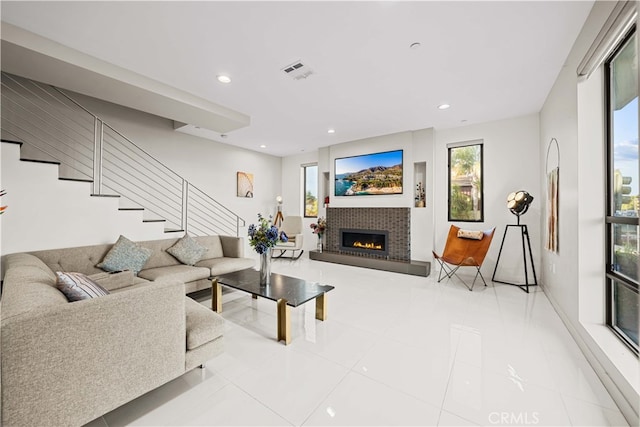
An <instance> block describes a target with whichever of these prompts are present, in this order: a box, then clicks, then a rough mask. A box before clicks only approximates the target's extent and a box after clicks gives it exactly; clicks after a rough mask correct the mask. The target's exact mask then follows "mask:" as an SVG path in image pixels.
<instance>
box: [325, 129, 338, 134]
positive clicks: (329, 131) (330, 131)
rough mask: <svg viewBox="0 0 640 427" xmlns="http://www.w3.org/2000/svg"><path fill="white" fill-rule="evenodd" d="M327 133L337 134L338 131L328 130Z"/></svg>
mask: <svg viewBox="0 0 640 427" xmlns="http://www.w3.org/2000/svg"><path fill="white" fill-rule="evenodd" d="M327 133H336V130H335V129H329V130H327Z"/></svg>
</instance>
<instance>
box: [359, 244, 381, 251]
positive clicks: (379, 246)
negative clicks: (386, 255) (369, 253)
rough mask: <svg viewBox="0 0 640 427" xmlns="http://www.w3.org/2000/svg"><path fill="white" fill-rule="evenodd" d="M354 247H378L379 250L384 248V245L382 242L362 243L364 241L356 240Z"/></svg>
mask: <svg viewBox="0 0 640 427" xmlns="http://www.w3.org/2000/svg"><path fill="white" fill-rule="evenodd" d="M353 247H354V248H364V249H376V250H378V251H381V250H382V245H381V244H380V243H362V242H355V243H354V244H353Z"/></svg>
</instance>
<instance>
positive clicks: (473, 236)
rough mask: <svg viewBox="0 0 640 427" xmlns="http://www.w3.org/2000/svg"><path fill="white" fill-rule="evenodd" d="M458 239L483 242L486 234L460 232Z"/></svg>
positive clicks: (480, 232)
mask: <svg viewBox="0 0 640 427" xmlns="http://www.w3.org/2000/svg"><path fill="white" fill-rule="evenodd" d="M458 237H459V238H461V239H473V240H482V238H483V237H484V233H483V232H482V231H473V230H463V229H460V230H458Z"/></svg>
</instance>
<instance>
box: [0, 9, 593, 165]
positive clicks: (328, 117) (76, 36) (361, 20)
mask: <svg viewBox="0 0 640 427" xmlns="http://www.w3.org/2000/svg"><path fill="white" fill-rule="evenodd" d="M592 5H593V1H586V2H583V1H550V2H544V1H531V2H521V1H511V2H508V1H500V2H486V1H473V2H464V1H447V2H444V1H442V2H437V1H424V2H418V1H415V2H399V1H386V2H338V1H332V2H305V1H285V2H268V1H258V2H248V1H235V2H219V1H200V2H185V1H174V2H149V1H143V2H129V1H111V2H94V1H90V2H78V1H72V2H56V1H45V2H11V1H4V0H3V1H2V2H1V8H2V9H1V13H2V20H3V21H4V22H8V23H10V24H14V25H16V26H18V27H21V28H24V29H26V30H28V31H31V32H33V33H36V34H38V35H41V36H43V37H46V38H48V39H51V40H53V41H56V42H58V43H61V44H63V45H65V46H68V47H70V48H73V49H76V50H78V51H80V52H83V53H85V54H88V55H91V56H93V57H96V58H98V59H100V60H103V61H106V62H108V63H110V64H113V65H116V66H119V67H122V68H124V69H126V70H130V71H132V72H135V73H139V74H142V75H144V76H146V77H148V78H150V79H153V80H156V81H158V82H160V83H164V84H166V85H169V86H170V87H173V88H176V89H180V90H182V91H185V92H187V93H190V94H193V95H195V96H197V97H200V98H203V99H205V100H207V101H209V102H212V103H215V104H216V105H220V106H223V107H225V108H228V109H230V110H233V111H236V112H239V113H241V114H245V115H247V116H249V117H250V121H251V124H250V125H249V126H246V127H242V128H240V129H236V130H232V131H230V132H227V134H226V137H224V138H223V137H221V135H220V133H218V132H213V131H210V130H205V129H196V128H195V127H191V129H190V130H189V131H188V132H189V133H192V134H197V135H201V136H205V137H208V138H211V139H214V140H216V141H220V142H223V143H225V144H231V145H235V146H239V147H244V148H248V149H251V150H258V151H264V152H265V153H268V154H272V155H276V156H286V155H292V154H299V153H300V152H301V151H311V150H315V149H317V148H319V147H324V146H328V145H333V144H337V143H340V142H346V141H351V140H356V139H361V138H367V137H372V136H377V135H384V134H390V133H395V132H401V131H407V130H416V129H423V128H430V127H434V128H436V129H439V128H440V129H441V128H450V127H457V126H463V125H467V124H472V123H480V122H486V121H491V120H498V119H503V118H508V117H515V116H520V115H524V114H530V113H535V112H538V111H540V109H541V107H542V105H543V103H544V101H545V99H546V96H547V94H548V93H549V91H550V89H551V86H552V85H553V83H554V81H555V79H556V77H557V75H558V73H559V71H560V69H561V68H562V67H563V65H564V61H565V60H566V58H567V55H568V53H569V51H570V49H571V47H572V45H573V43H574V41H575V39H576V37H577V35H578V33H579V31H580V29H581V27H582V25H583V24H584V21H585V19H586V17H587V15H588V13H589V11H590V9H591V6H592ZM416 42H417V43H420V47H418V48H410V45H411V44H413V43H416ZM296 61H302V62H303V63H304V64H305V65H306V66H308V67H309V68H310V69H311V70H313V74H311V75H310V76H309V77H307V78H305V79H299V80H294V79H292V78H291V77H290V76H288V75H287V74H286V73H284V72H283V71H282V69H283V68H284V67H285V66H287V65H289V64H291V63H293V62H296ZM219 74H228V75H229V76H230V77H231V78H232V82H231V83H230V84H226V85H225V84H222V83H219V82H218V81H217V80H216V76H217V75H219ZM69 89H73V88H69ZM154 102H158V101H157V100H155V101H154ZM443 103H447V104H450V105H451V108H449V109H447V110H439V109H438V108H437V106H438V105H440V104H443ZM141 109H144V108H141ZM328 129H335V133H334V134H328V133H327V131H328ZM514 143H517V141H514ZM261 145H265V146H266V148H260V146H261Z"/></svg>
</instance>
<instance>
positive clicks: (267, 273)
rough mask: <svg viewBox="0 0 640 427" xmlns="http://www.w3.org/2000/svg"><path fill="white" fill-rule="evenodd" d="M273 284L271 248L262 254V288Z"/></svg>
mask: <svg viewBox="0 0 640 427" xmlns="http://www.w3.org/2000/svg"><path fill="white" fill-rule="evenodd" d="M270 282H271V248H269V249H267V250H266V251H265V252H264V253H262V254H260V286H267V285H268V284H269V283H270Z"/></svg>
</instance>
